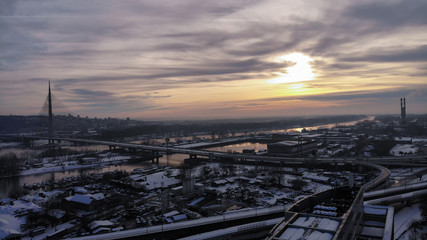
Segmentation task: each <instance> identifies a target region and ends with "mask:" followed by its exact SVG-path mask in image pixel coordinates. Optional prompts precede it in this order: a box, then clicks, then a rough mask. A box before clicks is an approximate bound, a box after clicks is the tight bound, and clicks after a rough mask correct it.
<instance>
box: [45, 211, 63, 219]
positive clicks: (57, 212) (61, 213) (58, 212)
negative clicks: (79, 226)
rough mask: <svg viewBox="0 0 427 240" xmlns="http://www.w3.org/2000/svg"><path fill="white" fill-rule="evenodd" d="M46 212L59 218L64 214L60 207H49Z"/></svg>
mask: <svg viewBox="0 0 427 240" xmlns="http://www.w3.org/2000/svg"><path fill="white" fill-rule="evenodd" d="M47 214H48V215H49V216H51V217H54V218H56V219H61V218H62V217H63V216H64V215H65V212H64V211H62V210H60V209H50V210H49V211H48V212H47Z"/></svg>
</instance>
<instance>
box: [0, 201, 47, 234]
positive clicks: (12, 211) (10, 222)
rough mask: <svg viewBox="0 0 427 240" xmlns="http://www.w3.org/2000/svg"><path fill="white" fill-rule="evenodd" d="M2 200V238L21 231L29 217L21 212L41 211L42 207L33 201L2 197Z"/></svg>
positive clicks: (0, 219) (0, 217)
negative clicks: (22, 225)
mask: <svg viewBox="0 0 427 240" xmlns="http://www.w3.org/2000/svg"><path fill="white" fill-rule="evenodd" d="M9 200H10V201H9ZM0 202H3V204H2V205H1V206H0V239H3V238H5V237H6V236H9V234H10V233H20V232H21V224H25V223H26V221H27V217H26V216H21V214H22V215H24V213H26V212H28V211H29V210H32V211H33V212H37V211H41V208H40V207H39V206H38V205H36V204H34V203H32V202H26V201H22V200H12V199H1V200H0Z"/></svg>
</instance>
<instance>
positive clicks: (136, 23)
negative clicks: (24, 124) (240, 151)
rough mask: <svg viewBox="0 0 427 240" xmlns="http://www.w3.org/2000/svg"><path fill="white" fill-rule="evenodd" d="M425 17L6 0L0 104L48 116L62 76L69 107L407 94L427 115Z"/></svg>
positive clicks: (295, 103)
mask: <svg viewBox="0 0 427 240" xmlns="http://www.w3.org/2000/svg"><path fill="white" fill-rule="evenodd" d="M426 13H427V1H425V0H404V1H395V0H384V1H348V0H336V1H318V0H312V1H291V0H289V1H287V0H265V1H251V0H242V1H240V0H229V1H226V0H223V1H197V0H179V1H170V0H165V1H163V0H160V1H159V0H156V1H134V0H121V1H114V0H111V1H108V0H89V1H88V0H61V1H56V0H52V1H35V0H29V1H16V0H0V82H1V86H0V114H1V115H9V114H19V115H22V114H25V115H27V114H38V113H39V112H40V110H41V109H42V106H43V103H44V101H45V98H46V95H47V86H48V81H49V80H51V84H52V91H53V94H54V95H55V98H56V99H58V101H57V102H60V104H58V106H65V108H66V111H68V112H70V113H72V114H74V115H77V114H79V115H82V116H86V115H87V116H90V117H107V116H111V117H131V118H138V119H194V118H197V119H208V118H239V117H262V116H295V115H325V114H374V113H379V114H390V113H394V114H397V113H399V111H400V109H399V99H400V98H401V97H406V100H407V112H408V113H409V114H410V113H427V14H426ZM57 108H59V107H57ZM54 111H55V106H54ZM58 111H59V110H58ZM58 111H57V112H58Z"/></svg>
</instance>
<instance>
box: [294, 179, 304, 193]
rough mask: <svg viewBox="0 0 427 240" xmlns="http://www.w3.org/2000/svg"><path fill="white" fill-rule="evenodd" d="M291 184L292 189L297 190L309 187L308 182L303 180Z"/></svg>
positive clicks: (296, 180)
mask: <svg viewBox="0 0 427 240" xmlns="http://www.w3.org/2000/svg"><path fill="white" fill-rule="evenodd" d="M290 183H291V184H292V187H293V188H295V189H296V190H300V191H301V190H302V189H303V188H304V187H306V186H307V182H306V181H304V180H302V179H295V180H292V181H290Z"/></svg>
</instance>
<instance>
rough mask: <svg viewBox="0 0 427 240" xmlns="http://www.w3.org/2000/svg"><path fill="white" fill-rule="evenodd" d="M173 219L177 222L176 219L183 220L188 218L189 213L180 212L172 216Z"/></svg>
mask: <svg viewBox="0 0 427 240" xmlns="http://www.w3.org/2000/svg"><path fill="white" fill-rule="evenodd" d="M172 219H173V220H174V221H175V222H176V221H181V220H184V219H187V215H185V214H179V215H175V216H173V217H172Z"/></svg>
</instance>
